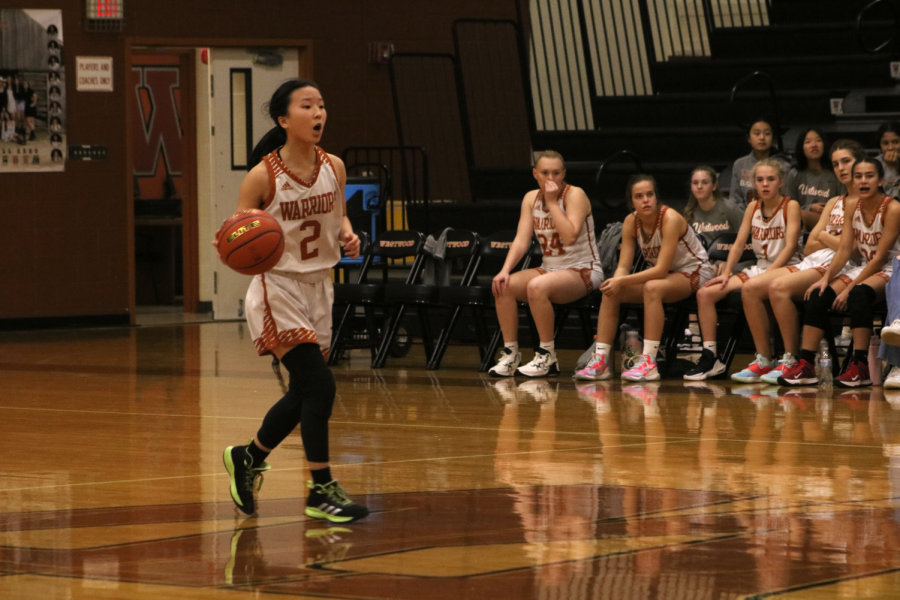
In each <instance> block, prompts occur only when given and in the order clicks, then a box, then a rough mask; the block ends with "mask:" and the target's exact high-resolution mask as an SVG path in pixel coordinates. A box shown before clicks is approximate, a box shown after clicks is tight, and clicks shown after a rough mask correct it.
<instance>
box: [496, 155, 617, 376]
mask: <svg viewBox="0 0 900 600" xmlns="http://www.w3.org/2000/svg"><path fill="white" fill-rule="evenodd" d="M533 175H534V178H535V179H536V180H537V182H538V186H539V188H538V189H537V190H534V191H531V192H528V193H527V194H525V198H524V199H523V200H522V210H521V213H520V215H519V226H518V229H517V231H516V238H515V240H513V243H512V245H510V247H509V253H508V254H507V255H506V261H505V262H504V263H503V268H502V269H501V271H500V273H499V274H498V275H497V276H496V277H494V281H493V291H494V298H495V302H496V306H497V319H498V320H499V321H500V329H501V331H502V332H503V342H504V348H503V352H502V354H501V356H500V362H498V363H497V365H496V366H494V367H493V368H492V369H491V370H490V371H489V373H490V375H491V376H493V377H512V376H513V375H522V376H525V377H553V376H556V375H559V365H558V363H557V361H556V349H555V347H554V343H553V326H554V319H553V304H554V303H557V304H564V303H567V302H574V301H575V300H578V299H579V298H583V297H584V296H587V295H588V294H589V293H591V292H592V291H593V290H595V289H597V286H598V285H600V282H601V281H603V270H602V268H601V266H600V260H599V257H598V255H597V242H596V238H595V237H594V218H593V217H592V216H591V203H590V201H589V200H588V197H587V195H586V194H585V193H584V190H582V189H581V188H578V187H575V186H572V185H568V184H567V183H565V181H564V179H565V176H566V165H565V163H564V162H563V157H562V156H560V155H559V153H557V152H553V151H549V150H548V151H546V152H543V153H541V154H540V156H539V157H538V160H537V163H536V164H535V166H534V170H533ZM532 235H535V236H537V239H538V241H539V242H540V243H541V252H542V253H543V257H544V258H543V263H542V264H541V267H540V268H537V269H526V270H524V271H519V272H518V273H513V274H512V275H510V271H511V270H512V269H513V268H514V267H515V266H516V264H518V262H519V260H521V258H522V257H523V256H524V255H525V253H526V252H528V249H529V248H530V246H531V237H532ZM526 300H527V301H528V305H529V308H530V309H531V316H532V317H534V324H535V326H536V327H537V331H538V336H539V337H540V347H539V348H538V349H537V350H535V354H534V359H533V360H532V361H531V362H530V363H528V364H527V365H523V366H521V367H520V366H519V363H520V362H521V360H522V355H521V353H520V352H519V342H518V339H519V338H518V333H519V311H518V307H517V305H516V302H518V301H526Z"/></svg>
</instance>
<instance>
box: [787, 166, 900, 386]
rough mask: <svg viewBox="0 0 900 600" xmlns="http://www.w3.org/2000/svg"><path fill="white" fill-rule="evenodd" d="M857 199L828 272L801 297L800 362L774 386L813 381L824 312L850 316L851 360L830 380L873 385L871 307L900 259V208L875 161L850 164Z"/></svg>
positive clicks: (849, 204) (848, 206)
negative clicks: (856, 259)
mask: <svg viewBox="0 0 900 600" xmlns="http://www.w3.org/2000/svg"><path fill="white" fill-rule="evenodd" d="M852 173H853V185H854V187H855V188H856V195H857V197H858V199H857V200H855V201H854V200H847V201H846V202H845V208H844V229H843V231H842V232H841V242H840V246H839V247H838V249H837V252H835V254H834V258H833V259H832V261H831V264H830V265H829V266H828V270H826V271H825V273H824V274H823V275H822V277H821V278H820V279H819V280H818V281H817V282H815V283H814V284H813V285H811V286H810V288H809V290H808V291H807V292H806V296H805V298H806V304H805V306H804V314H803V339H802V346H801V350H800V360H799V361H798V362H797V364H796V365H794V366H793V367H792V368H790V369H785V370H784V373H783V374H782V376H781V377H779V378H778V383H780V384H782V385H810V384H816V383H818V382H819V379H818V377H816V367H815V359H816V349H817V348H818V347H819V342H820V341H821V340H822V336H823V335H824V332H825V330H826V329H827V328H828V319H829V315H828V311H829V310H832V309H833V310H838V311H847V312H849V313H850V329H851V331H852V333H853V348H854V350H853V356H852V357H851V361H850V366H849V367H848V368H847V370H846V371H845V372H844V373H842V374H841V375H839V376H838V377H836V378H835V379H834V383H835V385H839V386H841V387H851V388H855V387H864V386H869V385H872V379H871V378H870V376H869V364H868V353H869V340H870V338H871V336H872V327H873V325H874V316H873V314H872V305H873V304H875V303H876V302H880V301H883V300H884V296H885V286H886V285H887V282H888V280H889V279H890V278H891V273H892V272H893V259H894V257H896V256H897V255H898V254H900V244H898V242H897V235H898V233H900V204H898V203H897V202H896V201H895V200H894V199H893V198H891V197H890V196H886V195H885V194H884V191H883V189H882V187H881V184H882V182H883V179H884V168H883V167H882V166H881V163H880V162H878V160H876V159H871V158H864V159H862V160H858V161H856V163H855V164H854V165H853V170H852ZM854 253H859V255H860V257H859V261H860V265H859V266H853V267H851V268H850V269H849V270H846V271H845V267H846V265H847V261H848V260H849V259H850V257H851V256H852V255H853V254H854Z"/></svg>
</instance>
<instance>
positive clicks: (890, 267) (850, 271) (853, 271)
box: [835, 260, 894, 285]
mask: <svg viewBox="0 0 900 600" xmlns="http://www.w3.org/2000/svg"><path fill="white" fill-rule="evenodd" d="M865 268H866V265H861V266H859V267H854V266H850V267H849V268H845V269H844V270H843V271H841V274H840V275H838V276H837V277H835V279H840V280H841V281H843V282H844V283H846V284H847V285H850V284H851V283H853V281H854V280H855V279H856V278H857V277H859V276H860V274H861V273H862V272H863V269H865ZM893 272H894V261H893V260H889V261H887V262H886V263H884V267H882V269H881V271H879V272H878V273H875V275H877V276H878V277H881V278H882V279H884V280H885V281H890V280H891V273H893Z"/></svg>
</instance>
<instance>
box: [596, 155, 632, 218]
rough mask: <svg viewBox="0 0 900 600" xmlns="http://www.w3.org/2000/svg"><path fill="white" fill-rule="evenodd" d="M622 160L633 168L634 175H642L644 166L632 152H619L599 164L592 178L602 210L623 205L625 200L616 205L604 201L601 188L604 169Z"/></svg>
mask: <svg viewBox="0 0 900 600" xmlns="http://www.w3.org/2000/svg"><path fill="white" fill-rule="evenodd" d="M622 159H628V160H629V161H631V163H632V164H633V165H634V167H635V173H642V172H643V171H644V164H643V163H642V162H641V157H640V156H638V155H637V154H635V153H634V152H632V151H631V150H619V151H618V152H616V153H615V154H613V155H612V156H610V157H609V158H607V159H606V160H604V161H603V162H602V163H600V167H599V168H598V169H597V175H596V176H595V178H594V181H595V183H596V184H597V189H598V190H600V204H602V205H603V207H604V208H609V209H617V208H621V207H622V206H623V205H624V204H625V200H624V199H622V200H621V201H619V202H616V203H610V202H608V201H607V200H606V196H605V194H604V193H603V192H604V190H603V188H602V187H601V185H600V184H601V182H602V181H603V172H604V171H606V168H607V167H609V166H610V165H612V164H614V163H617V162H621V161H622Z"/></svg>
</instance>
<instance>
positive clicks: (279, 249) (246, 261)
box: [219, 208, 284, 275]
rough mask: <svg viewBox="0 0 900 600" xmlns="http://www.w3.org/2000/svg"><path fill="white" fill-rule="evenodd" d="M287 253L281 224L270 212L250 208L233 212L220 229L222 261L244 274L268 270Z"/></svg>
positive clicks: (220, 254)
mask: <svg viewBox="0 0 900 600" xmlns="http://www.w3.org/2000/svg"><path fill="white" fill-rule="evenodd" d="M282 254H284V234H283V233H282V231H281V225H279V224H278V221H276V220H275V217H273V216H272V215H270V214H269V213H267V212H265V211H262V210H256V209H253V208H251V209H250V210H242V211H239V212H236V213H234V214H233V215H231V216H230V217H228V219H226V220H225V223H223V224H222V228H221V229H220V230H219V256H221V257H222V262H224V263H225V264H226V265H228V266H229V267H231V268H232V269H234V270H235V271H237V272H238V273H241V274H243V275H259V274H260V273H265V272H266V271H268V270H269V269H271V268H272V267H274V266H275V265H276V264H278V261H279V260H281V255H282Z"/></svg>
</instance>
